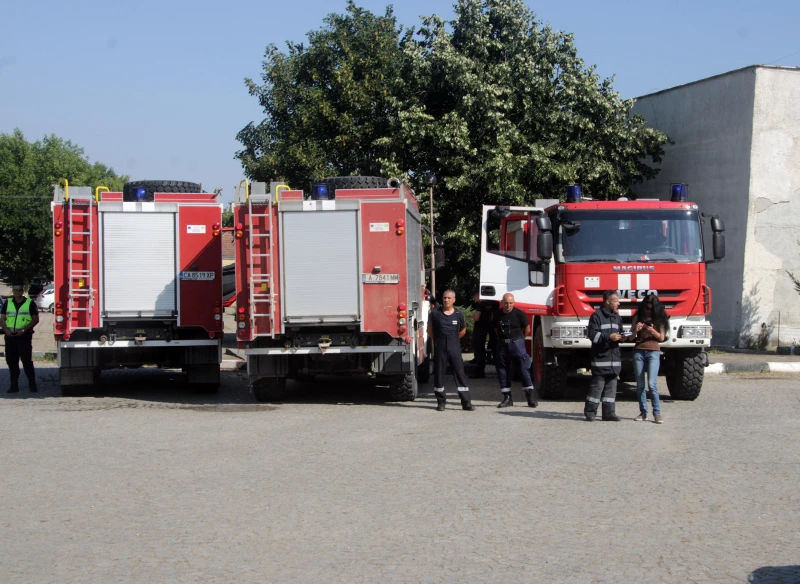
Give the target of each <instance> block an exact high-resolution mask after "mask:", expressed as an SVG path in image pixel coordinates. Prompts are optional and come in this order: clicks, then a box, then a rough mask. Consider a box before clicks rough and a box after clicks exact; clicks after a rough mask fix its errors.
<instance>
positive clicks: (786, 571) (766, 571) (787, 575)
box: [747, 566, 800, 584]
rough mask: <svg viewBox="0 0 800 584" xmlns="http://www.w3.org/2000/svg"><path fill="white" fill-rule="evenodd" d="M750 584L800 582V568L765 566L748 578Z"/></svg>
mask: <svg viewBox="0 0 800 584" xmlns="http://www.w3.org/2000/svg"><path fill="white" fill-rule="evenodd" d="M747 581H748V582H749V583H750V584H780V583H783V582H786V583H787V584H789V583H790V582H793V583H796V582H800V566H764V567H763V568H758V569H757V570H754V571H753V573H752V574H750V575H749V576H748V577H747Z"/></svg>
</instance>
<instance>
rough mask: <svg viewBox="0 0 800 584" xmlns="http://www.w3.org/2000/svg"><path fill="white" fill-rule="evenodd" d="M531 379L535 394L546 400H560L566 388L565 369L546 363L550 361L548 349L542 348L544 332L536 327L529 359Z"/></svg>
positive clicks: (561, 366) (562, 366)
mask: <svg viewBox="0 0 800 584" xmlns="http://www.w3.org/2000/svg"><path fill="white" fill-rule="evenodd" d="M531 360H532V361H533V362H532V363H531V379H532V380H533V387H535V388H536V392H537V393H538V394H539V395H540V396H541V397H543V398H546V399H561V398H562V397H564V391H565V390H566V388H567V368H566V367H565V366H564V365H561V364H559V365H556V364H555V363H552V362H550V363H548V361H551V359H550V358H549V355H548V349H547V348H546V347H545V346H544V331H542V327H541V326H539V327H536V332H535V333H533V358H532V359H531Z"/></svg>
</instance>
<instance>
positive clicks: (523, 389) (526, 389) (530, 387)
mask: <svg viewBox="0 0 800 584" xmlns="http://www.w3.org/2000/svg"><path fill="white" fill-rule="evenodd" d="M522 391H533V386H532V385H529V386H528V387H523V388H522Z"/></svg>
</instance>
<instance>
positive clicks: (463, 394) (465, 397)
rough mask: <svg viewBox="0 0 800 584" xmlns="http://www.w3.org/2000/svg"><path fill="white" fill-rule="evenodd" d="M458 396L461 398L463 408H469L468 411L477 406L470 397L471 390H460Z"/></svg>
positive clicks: (473, 409)
mask: <svg viewBox="0 0 800 584" xmlns="http://www.w3.org/2000/svg"><path fill="white" fill-rule="evenodd" d="M458 397H460V398H461V409H462V410H467V411H468V412H472V411H475V406H473V405H472V402H471V401H470V399H469V391H459V392H458Z"/></svg>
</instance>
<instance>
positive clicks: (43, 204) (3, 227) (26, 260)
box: [0, 129, 128, 281]
mask: <svg viewBox="0 0 800 584" xmlns="http://www.w3.org/2000/svg"><path fill="white" fill-rule="evenodd" d="M62 178H66V179H67V180H69V182H70V184H73V185H80V186H91V187H92V188H94V187H97V186H99V185H104V186H107V187H109V188H110V189H111V190H112V191H121V190H122V185H123V184H124V183H125V182H126V181H127V180H128V177H126V176H117V174H116V173H115V172H114V171H113V169H111V168H109V167H107V166H106V165H104V164H101V163H99V162H94V163H91V162H89V160H88V159H87V158H86V157H85V156H84V153H83V149H82V148H80V147H78V146H76V145H75V144H73V143H72V142H70V141H69V140H63V139H61V138H58V137H56V136H54V135H49V136H45V137H44V138H43V139H42V140H39V141H36V142H28V141H27V140H26V139H25V136H24V135H23V134H22V132H21V131H20V130H19V129H16V130H14V132H13V133H12V134H0V272H2V274H3V275H4V276H5V277H7V278H11V279H14V280H22V281H29V280H30V278H31V277H32V276H35V275H37V274H51V273H52V271H53V235H52V220H51V217H52V215H51V212H50V202H51V201H52V198H53V196H52V191H51V185H53V184H55V183H56V182H57V181H58V180H59V179H62Z"/></svg>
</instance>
